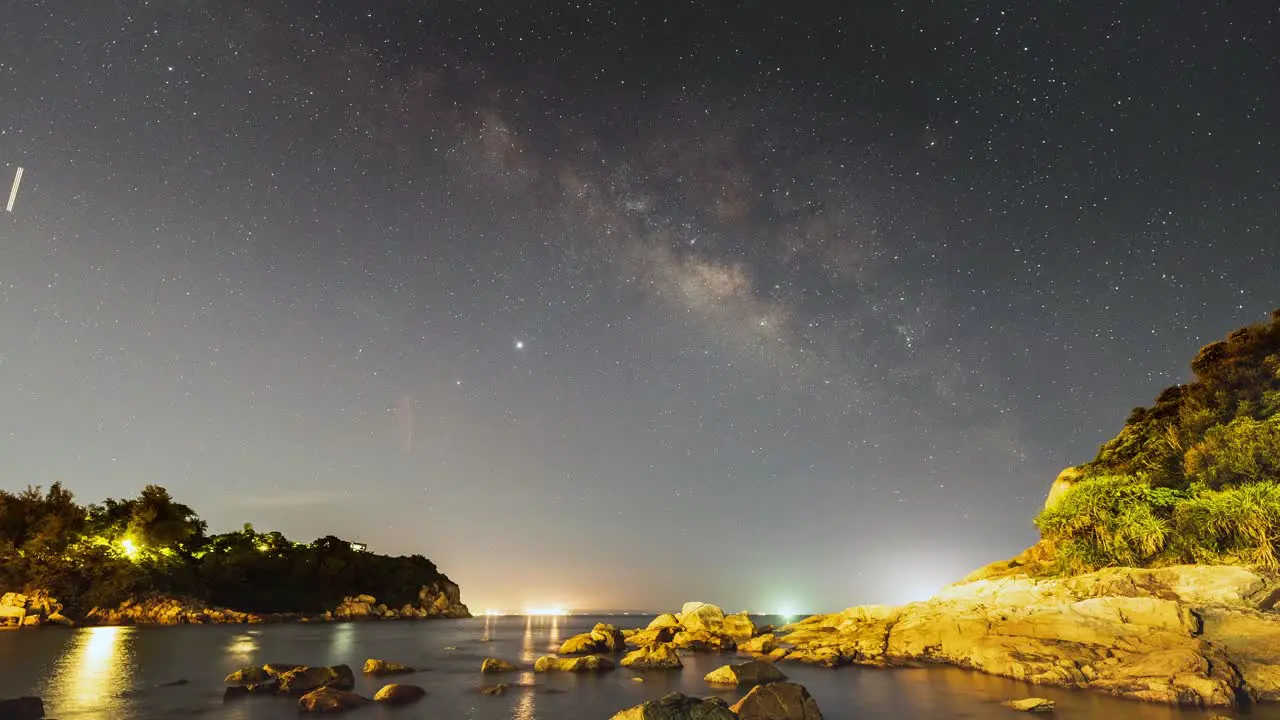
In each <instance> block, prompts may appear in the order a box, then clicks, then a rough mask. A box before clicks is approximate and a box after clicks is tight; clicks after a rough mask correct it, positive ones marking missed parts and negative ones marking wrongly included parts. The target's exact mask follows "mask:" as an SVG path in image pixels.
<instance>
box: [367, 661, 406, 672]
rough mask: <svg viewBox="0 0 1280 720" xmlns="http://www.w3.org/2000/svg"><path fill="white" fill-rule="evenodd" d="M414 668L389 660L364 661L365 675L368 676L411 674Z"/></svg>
mask: <svg viewBox="0 0 1280 720" xmlns="http://www.w3.org/2000/svg"><path fill="white" fill-rule="evenodd" d="M413 671H414V670H413V668H411V667H409V666H408V665H401V664H400V663H396V662H390V661H387V660H375V659H373V658H369V659H368V660H365V661H364V673H365V674H366V675H397V674H399V673H411V672H413Z"/></svg>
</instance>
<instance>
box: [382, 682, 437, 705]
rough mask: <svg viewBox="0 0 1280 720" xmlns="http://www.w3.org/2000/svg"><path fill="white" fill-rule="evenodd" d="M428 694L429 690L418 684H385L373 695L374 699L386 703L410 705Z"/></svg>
mask: <svg viewBox="0 0 1280 720" xmlns="http://www.w3.org/2000/svg"><path fill="white" fill-rule="evenodd" d="M426 696H427V691H426V690H423V689H422V688H420V687H418V686H417V685H398V684H392V685H383V686H382V689H381V690H379V691H378V693H377V694H376V695H374V696H373V701H374V702H378V703H383V704H385V705H409V704H411V703H416V702H418V701H419V700H421V699H422V698H424V697H426Z"/></svg>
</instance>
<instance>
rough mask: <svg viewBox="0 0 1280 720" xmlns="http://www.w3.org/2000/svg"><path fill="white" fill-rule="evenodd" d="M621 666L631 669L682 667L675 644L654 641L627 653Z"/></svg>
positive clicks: (670, 668)
mask: <svg viewBox="0 0 1280 720" xmlns="http://www.w3.org/2000/svg"><path fill="white" fill-rule="evenodd" d="M622 667H626V668H631V669H632V670H679V669H680V668H682V667H684V663H683V662H681V660H680V655H679V654H678V653H676V646H675V645H673V644H672V643H654V644H653V645H646V646H644V647H642V648H639V649H638V650H634V651H632V652H630V653H627V656H626V657H624V658H622Z"/></svg>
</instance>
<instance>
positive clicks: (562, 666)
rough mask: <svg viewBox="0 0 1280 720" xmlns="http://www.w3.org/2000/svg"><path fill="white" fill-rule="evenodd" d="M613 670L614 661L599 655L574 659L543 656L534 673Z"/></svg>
mask: <svg viewBox="0 0 1280 720" xmlns="http://www.w3.org/2000/svg"><path fill="white" fill-rule="evenodd" d="M613 669H614V664H613V661H612V660H610V659H609V658H604V657H600V656H599V655H586V656H583V657H572V658H558V657H556V656H554V655H543V656H542V657H540V658H538V660H537V661H536V662H535V663H534V664H533V671H534V672H604V671H607V670H613Z"/></svg>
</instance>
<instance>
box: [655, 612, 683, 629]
mask: <svg viewBox="0 0 1280 720" xmlns="http://www.w3.org/2000/svg"><path fill="white" fill-rule="evenodd" d="M679 627H680V620H679V619H678V618H676V616H675V615H672V614H671V613H662V614H661V615H659V616H658V617H656V618H654V619H653V620H652V621H650V623H649V627H648V629H649V630H654V629H656V628H679Z"/></svg>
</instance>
